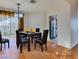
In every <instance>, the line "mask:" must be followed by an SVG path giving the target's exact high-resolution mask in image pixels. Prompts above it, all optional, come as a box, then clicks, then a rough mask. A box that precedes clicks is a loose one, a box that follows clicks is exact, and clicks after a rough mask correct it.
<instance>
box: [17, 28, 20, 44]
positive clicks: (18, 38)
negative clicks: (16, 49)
mask: <svg viewBox="0 0 79 59" xmlns="http://www.w3.org/2000/svg"><path fill="white" fill-rule="evenodd" d="M16 42H17V43H20V31H19V30H16Z"/></svg>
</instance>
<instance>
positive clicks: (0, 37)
mask: <svg viewBox="0 0 79 59" xmlns="http://www.w3.org/2000/svg"><path fill="white" fill-rule="evenodd" d="M5 43H8V48H9V47H10V45H9V39H6V38H2V35H1V31H0V44H1V50H2V44H4V46H5Z"/></svg>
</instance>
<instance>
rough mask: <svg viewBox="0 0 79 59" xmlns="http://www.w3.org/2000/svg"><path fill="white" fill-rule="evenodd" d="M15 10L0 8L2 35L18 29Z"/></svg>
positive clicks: (11, 33) (12, 33)
mask: <svg viewBox="0 0 79 59" xmlns="http://www.w3.org/2000/svg"><path fill="white" fill-rule="evenodd" d="M15 14H16V13H15V12H11V11H4V10H0V31H1V33H2V35H4V36H6V35H14V34H15V30H16V29H18V18H17V16H15Z"/></svg>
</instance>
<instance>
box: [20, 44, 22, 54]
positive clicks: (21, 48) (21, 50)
mask: <svg viewBox="0 0 79 59" xmlns="http://www.w3.org/2000/svg"><path fill="white" fill-rule="evenodd" d="M20 53H22V44H20Z"/></svg>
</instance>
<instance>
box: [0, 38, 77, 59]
mask: <svg viewBox="0 0 79 59" xmlns="http://www.w3.org/2000/svg"><path fill="white" fill-rule="evenodd" d="M53 45H54V43H52V42H48V45H47V46H48V50H47V51H46V50H45V48H44V51H43V52H41V49H40V46H39V45H37V48H36V49H34V47H33V45H32V44H31V51H30V52H28V51H27V45H25V46H24V47H23V53H20V52H19V49H17V48H16V42H15V39H10V48H8V47H7V44H6V47H4V45H3V49H2V51H0V59H78V58H77V56H78V54H77V52H78V51H77V48H78V47H77V46H75V47H74V48H73V49H71V50H69V49H67V48H64V47H62V46H58V45H56V46H53Z"/></svg>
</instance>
